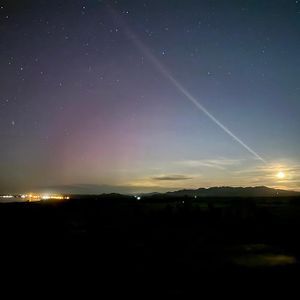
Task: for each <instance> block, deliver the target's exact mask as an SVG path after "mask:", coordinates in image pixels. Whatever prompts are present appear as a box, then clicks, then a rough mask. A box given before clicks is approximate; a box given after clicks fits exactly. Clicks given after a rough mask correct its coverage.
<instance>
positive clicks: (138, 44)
mask: <svg viewBox="0 0 300 300" xmlns="http://www.w3.org/2000/svg"><path fill="white" fill-rule="evenodd" d="M111 10H112V11H111V12H112V13H113V15H114V17H117V16H116V13H115V11H114V10H113V9H111ZM118 19H119V20H120V16H118ZM121 23H122V25H123V28H124V29H125V34H126V36H127V37H128V38H129V39H130V40H131V41H132V42H133V44H134V45H135V46H136V47H137V48H138V49H139V50H140V51H141V52H142V53H143V54H144V55H145V56H146V57H147V58H148V59H149V61H151V62H152V63H153V65H154V66H155V68H156V69H157V70H158V71H159V72H160V73H161V74H162V75H163V76H164V77H165V78H167V79H168V80H169V81H170V82H171V83H172V84H173V85H174V87H176V89H177V90H178V91H179V92H180V93H181V94H183V95H184V96H185V98H186V99H188V100H189V101H190V102H192V103H193V104H194V105H195V106H196V107H197V108H198V109H199V110H200V111H201V112H203V113H204V114H205V115H206V116H208V117H209V118H210V119H211V120H212V121H213V122H214V123H215V124H216V125H218V126H219V127H220V128H221V129H222V130H223V131H224V132H226V133H227V134H228V135H229V136H231V137H232V138H233V139H234V140H235V141H236V142H238V143H239V144H240V145H241V146H243V147H244V148H245V149H246V150H247V151H248V152H249V153H251V154H252V155H253V156H254V157H255V159H259V160H260V161H262V162H264V163H267V162H266V161H265V160H264V159H263V158H262V157H261V156H260V155H259V154H258V153H257V152H255V151H254V150H253V149H251V148H250V147H249V146H248V145H247V144H245V143H244V142H243V141H242V140H241V139H240V138H238V137H237V136H236V135H235V134H234V133H233V132H232V131H231V130H229V129H228V128H227V127H226V126H225V125H224V124H222V123H221V122H220V121H219V120H218V119H217V118H216V117H214V116H213V115H212V114H211V113H210V112H209V111H208V110H207V109H206V108H205V107H204V106H203V105H202V104H200V103H199V101H198V100H197V99H196V98H195V97H194V96H193V95H192V94H190V92H189V91H187V90H186V89H185V88H184V86H182V84H181V83H180V82H179V81H178V80H177V79H175V78H174V77H173V76H172V74H171V73H170V71H169V70H168V69H167V68H166V67H165V66H164V65H163V64H162V63H161V62H160V61H159V60H158V59H157V58H156V57H155V56H154V55H153V54H152V53H151V51H150V50H149V49H148V48H147V47H146V46H145V45H144V44H143V43H142V42H141V41H140V40H139V39H138V37H137V36H136V35H135V34H134V33H133V32H132V31H131V30H130V29H129V28H128V26H126V24H124V22H122V20H121Z"/></svg>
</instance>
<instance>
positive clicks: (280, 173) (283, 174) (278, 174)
mask: <svg viewBox="0 0 300 300" xmlns="http://www.w3.org/2000/svg"><path fill="white" fill-rule="evenodd" d="M276 177H277V178H278V179H283V178H285V173H284V172H282V171H279V172H278V173H277V174H276Z"/></svg>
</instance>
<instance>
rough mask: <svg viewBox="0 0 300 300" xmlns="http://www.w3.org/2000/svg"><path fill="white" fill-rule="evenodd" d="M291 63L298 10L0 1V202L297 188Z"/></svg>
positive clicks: (262, 3)
mask: <svg viewBox="0 0 300 300" xmlns="http://www.w3.org/2000/svg"><path fill="white" fill-rule="evenodd" d="M299 54H300V1H288V0H281V1H279V0H274V1H270V0H257V1H254V0H253V1H246V0H245V1H238V0H234V1H221V0H220V1H213V0H211V1H208V0H207V1H205V0H203V1H199V0H197V1H196V0H185V1H177V0H169V1H167V0H153V1H150V0H148V1H144V0H137V1H125V0H124V1H96V0H94V1H92V0H90V1H82V0H72V1H68V0H64V1H56V0H53V1H48V0H44V1H42V0H36V1H31V0H27V1H25V0H15V1H13V0H7V1H0V66H1V68H0V78H1V80H0V141H1V142H0V170H1V173H0V193H13V192H14V193H15V192H20V193H21V192H29V191H37V190H39V191H40V190H41V191H53V192H85V193H101V192H111V191H115V192H124V193H125V192H145V191H165V190H174V189H179V188H198V187H208V186H220V185H232V186H253V185H267V186H271V187H280V188H287V189H294V190H300V155H299V150H300V134H299V129H300V117H299V116H300V82H299V80H300V55H299ZM279 171H281V172H284V174H285V177H284V178H278V176H276V174H277V173H278V172H279Z"/></svg>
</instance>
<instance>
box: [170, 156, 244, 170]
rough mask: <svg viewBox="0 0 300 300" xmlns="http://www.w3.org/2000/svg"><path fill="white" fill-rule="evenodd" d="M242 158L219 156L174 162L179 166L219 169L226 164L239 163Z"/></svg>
mask: <svg viewBox="0 0 300 300" xmlns="http://www.w3.org/2000/svg"><path fill="white" fill-rule="evenodd" d="M242 161H243V160H242V159H228V158H219V159H201V160H182V161H177V162H175V163H176V164H179V165H181V166H185V167H191V168H198V167H208V168H214V169H219V170H224V169H226V167H228V166H233V165H239V164H240V163H241V162H242Z"/></svg>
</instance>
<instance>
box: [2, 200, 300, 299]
mask: <svg viewBox="0 0 300 300" xmlns="http://www.w3.org/2000/svg"><path fill="white" fill-rule="evenodd" d="M299 230H300V199H299V198H296V197H294V198H260V199H259V198H252V199H247V198H233V199H229V198H219V199H215V198H207V199H204V198H202V199H196V200H195V199H193V201H192V198H171V197H168V198H161V196H154V197H149V198H144V199H142V200H141V201H137V200H135V198H133V197H125V196H124V197H123V196H118V195H108V196H101V197H77V199H76V197H75V199H72V200H69V201H66V202H38V203H14V204H0V234H1V249H0V253H1V277H2V278H3V279H2V280H1V282H2V285H6V284H12V285H13V286H14V288H13V289H12V290H11V292H13V291H14V289H15V290H18V289H20V287H21V286H22V288H24V289H26V290H29V291H31V292H32V291H35V290H36V287H41V286H42V287H43V291H44V292H43V293H44V294H41V298H43V296H45V295H47V294H48V293H53V292H54V293H55V292H57V293H58V291H59V293H61V291H64V292H66V293H68V294H69V295H71V294H77V293H83V294H84V295H87V294H89V293H95V292H96V293H99V294H103V295H104V294H107V293H108V294H111V295H114V294H118V295H121V296H124V297H125V295H138V296H139V297H141V298H142V299H143V298H145V297H147V296H151V297H153V296H160V295H167V296H172V295H180V296H187V295H198V296H200V295H203V293H204V292H208V293H210V294H216V293H218V294H221V295H224V296H225V295H226V294H227V295H228V294H236V295H237V296H238V297H240V298H244V296H249V294H253V295H254V296H260V295H261V294H262V293H264V295H265V296H268V295H272V296H273V295H279V293H283V294H284V295H285V296H286V297H287V298H289V296H291V295H292V294H294V293H295V292H296V293H298V292H299V289H300V285H299V278H300V265H299V261H300V237H299ZM24 283H25V284H24ZM24 286H25V287H24ZM60 295H61V294H60Z"/></svg>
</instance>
